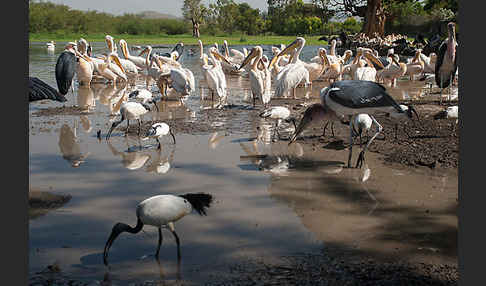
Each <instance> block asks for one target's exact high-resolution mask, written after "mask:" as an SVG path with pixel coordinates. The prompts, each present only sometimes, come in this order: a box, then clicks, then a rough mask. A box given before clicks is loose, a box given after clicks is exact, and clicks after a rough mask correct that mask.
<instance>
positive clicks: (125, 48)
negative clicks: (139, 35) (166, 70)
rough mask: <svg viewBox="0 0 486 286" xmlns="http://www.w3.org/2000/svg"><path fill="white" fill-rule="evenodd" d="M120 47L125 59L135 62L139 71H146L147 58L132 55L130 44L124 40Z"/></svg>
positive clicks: (121, 41)
mask: <svg viewBox="0 0 486 286" xmlns="http://www.w3.org/2000/svg"><path fill="white" fill-rule="evenodd" d="M120 47H121V50H122V54H123V56H124V57H125V59H127V60H129V61H131V62H133V63H134V64H135V65H136V66H137V68H138V69H139V70H144V69H145V58H144V57H139V56H132V55H130V52H129V51H128V44H127V42H126V41H125V40H123V39H121V40H120Z"/></svg>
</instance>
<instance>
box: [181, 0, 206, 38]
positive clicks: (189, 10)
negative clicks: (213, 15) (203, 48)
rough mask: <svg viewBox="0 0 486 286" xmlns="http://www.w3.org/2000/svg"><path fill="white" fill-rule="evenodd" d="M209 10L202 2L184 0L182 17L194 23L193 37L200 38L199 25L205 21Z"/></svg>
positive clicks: (199, 0)
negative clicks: (205, 15)
mask: <svg viewBox="0 0 486 286" xmlns="http://www.w3.org/2000/svg"><path fill="white" fill-rule="evenodd" d="M205 13H207V8H206V7H205V6H204V5H202V4H201V0H184V5H183V6H182V16H183V17H184V19H185V20H190V21H191V22H192V36H193V37H195V38H199V34H200V32H199V25H200V24H201V22H202V21H203V19H204V14H205Z"/></svg>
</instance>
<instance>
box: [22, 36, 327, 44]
mask: <svg viewBox="0 0 486 286" xmlns="http://www.w3.org/2000/svg"><path fill="white" fill-rule="evenodd" d="M111 36H113V37H114V38H115V42H118V41H119V40H120V39H124V40H126V41H127V43H128V45H145V44H151V45H155V44H161V45H164V44H167V45H175V44H177V43H179V42H183V43H184V44H185V45H197V44H198V40H199V39H200V40H201V41H202V42H203V44H204V45H212V44H214V43H215V42H217V43H220V44H222V42H223V41H224V40H226V41H228V44H229V45H279V44H286V45H288V44H290V43H291V42H292V41H294V40H295V38H296V37H297V36H275V35H271V36H270V35H256V36H249V35H228V36H210V35H201V37H200V38H199V39H198V38H193V37H192V35H190V34H183V35H116V34H111ZM320 37H321V35H317V36H304V38H305V40H306V45H311V46H325V45H328V42H327V41H319V40H318V39H319V38H320ZM79 38H84V39H86V40H87V41H88V42H104V40H105V35H104V34H93V35H86V34H69V35H59V34H55V33H52V34H48V33H30V34H29V42H50V41H55V42H59V43H62V42H69V41H74V40H79Z"/></svg>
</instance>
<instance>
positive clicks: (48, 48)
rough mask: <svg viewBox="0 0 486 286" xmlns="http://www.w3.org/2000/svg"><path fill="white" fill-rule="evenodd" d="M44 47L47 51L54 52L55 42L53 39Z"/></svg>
mask: <svg viewBox="0 0 486 286" xmlns="http://www.w3.org/2000/svg"><path fill="white" fill-rule="evenodd" d="M46 47H47V51H48V52H54V51H55V50H56V43H54V41H50V42H48V43H46Z"/></svg>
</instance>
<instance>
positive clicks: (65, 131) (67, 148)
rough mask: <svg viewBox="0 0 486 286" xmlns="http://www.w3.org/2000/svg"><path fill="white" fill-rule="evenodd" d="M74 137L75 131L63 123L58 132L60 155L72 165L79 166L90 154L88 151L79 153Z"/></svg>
mask: <svg viewBox="0 0 486 286" xmlns="http://www.w3.org/2000/svg"><path fill="white" fill-rule="evenodd" d="M75 130H76V128H75ZM76 139H77V137H76V131H73V130H71V127H69V125H67V124H63V125H62V127H61V131H60V132H59V149H60V150H61V153H62V157H63V158H64V159H66V161H68V162H70V163H71V166H72V167H79V165H81V164H82V163H84V162H85V159H86V158H87V157H88V155H89V154H90V153H89V152H87V153H86V154H82V153H81V149H80V148H79V144H78V142H77V141H76Z"/></svg>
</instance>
